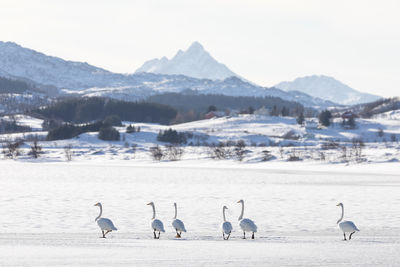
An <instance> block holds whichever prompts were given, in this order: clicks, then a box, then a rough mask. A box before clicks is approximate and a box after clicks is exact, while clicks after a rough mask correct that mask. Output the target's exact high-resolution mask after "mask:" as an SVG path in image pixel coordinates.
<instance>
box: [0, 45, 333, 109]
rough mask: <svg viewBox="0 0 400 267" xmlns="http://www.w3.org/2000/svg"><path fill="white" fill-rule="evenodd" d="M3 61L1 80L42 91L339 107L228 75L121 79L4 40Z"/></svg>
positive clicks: (190, 51)
mask: <svg viewBox="0 0 400 267" xmlns="http://www.w3.org/2000/svg"><path fill="white" fill-rule="evenodd" d="M201 51H203V52H201ZM178 54H179V55H182V56H178V58H179V57H181V58H182V59H183V58H185V57H186V56H185V55H190V54H197V55H200V58H202V59H203V58H205V59H207V55H208V56H209V54H208V53H207V52H205V51H204V49H203V48H202V47H201V46H200V44H198V43H194V44H193V45H192V46H191V47H190V48H189V49H188V50H187V51H186V52H181V53H178ZM210 58H211V57H210ZM0 59H1V60H0V76H1V75H4V76H6V77H18V79H21V80H25V81H31V82H33V83H35V84H37V85H40V86H41V87H49V88H53V87H56V88H58V89H61V92H62V93H67V94H76V95H83V96H105V97H111V98H118V99H125V100H133V101H134V100H139V99H144V98H146V97H148V96H150V95H154V94H158V93H164V92H182V91H185V90H187V89H191V90H196V91H198V93H200V94H222V95H229V96H260V97H263V96H275V97H280V98H282V99H284V100H289V101H297V102H299V103H301V104H303V105H305V106H307V107H320V108H325V107H328V106H332V105H335V104H334V103H332V102H329V101H325V100H322V99H319V98H315V97H311V96H309V95H306V94H304V93H301V92H285V91H283V90H280V89H277V88H266V87H261V86H257V85H255V84H252V83H250V82H247V81H244V80H242V79H240V78H238V77H237V76H232V75H231V74H232V73H229V72H225V73H226V75H228V76H229V77H228V78H225V79H217V80H212V79H199V78H193V77H190V76H185V75H167V74H156V73H149V72H138V73H134V74H118V73H112V72H110V71H107V70H104V69H101V68H98V67H95V66H92V65H89V64H87V63H83V62H74V61H67V60H63V59H61V58H58V57H52V56H47V55H45V54H43V53H39V52H36V51H34V50H31V49H27V48H24V47H21V46H20V45H17V44H15V43H12V42H1V41H0ZM211 59H212V58H211ZM204 62H206V61H204ZM218 64H219V63H218ZM214 65H215V64H214ZM187 66H188V68H191V67H190V66H189V65H187ZM215 66H217V65H215ZM218 66H221V65H218ZM222 66H223V65H222ZM194 68H196V67H194ZM222 69H223V68H222V67H221V70H222ZM215 72H217V71H215Z"/></svg>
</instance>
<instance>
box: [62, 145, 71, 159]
mask: <svg viewBox="0 0 400 267" xmlns="http://www.w3.org/2000/svg"><path fill="white" fill-rule="evenodd" d="M64 154H65V158H66V159H67V161H71V160H72V154H73V152H72V145H71V144H69V145H66V146H65V147H64Z"/></svg>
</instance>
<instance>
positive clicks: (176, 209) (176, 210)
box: [173, 205, 178, 220]
mask: <svg viewBox="0 0 400 267" xmlns="http://www.w3.org/2000/svg"><path fill="white" fill-rule="evenodd" d="M176 216H178V208H177V207H176V205H175V216H174V218H173V219H174V220H175V219H176Z"/></svg>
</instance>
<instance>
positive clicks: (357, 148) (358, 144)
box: [352, 138, 365, 162]
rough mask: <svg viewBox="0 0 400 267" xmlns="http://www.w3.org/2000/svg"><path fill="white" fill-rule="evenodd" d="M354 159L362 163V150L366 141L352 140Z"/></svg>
mask: <svg viewBox="0 0 400 267" xmlns="http://www.w3.org/2000/svg"><path fill="white" fill-rule="evenodd" d="M352 143H353V151H354V158H355V160H356V161H357V162H360V161H362V149H363V148H364V147H365V144H364V141H363V140H362V139H361V138H354V139H353V140H352Z"/></svg>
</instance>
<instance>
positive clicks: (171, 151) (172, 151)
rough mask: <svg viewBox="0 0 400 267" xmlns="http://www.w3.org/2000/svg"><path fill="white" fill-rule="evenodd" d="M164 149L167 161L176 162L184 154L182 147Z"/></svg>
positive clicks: (170, 146) (171, 146)
mask: <svg viewBox="0 0 400 267" xmlns="http://www.w3.org/2000/svg"><path fill="white" fill-rule="evenodd" d="M166 149H167V151H166V156H167V158H168V160H171V161H177V160H180V159H181V158H182V155H183V152H184V149H183V148H182V147H180V146H176V145H167V146H166Z"/></svg>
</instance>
